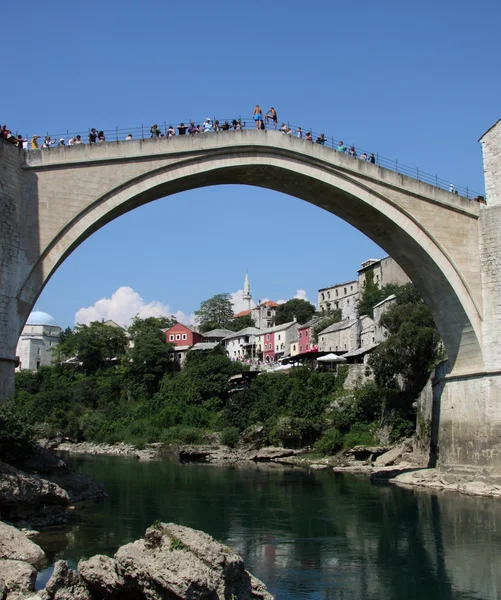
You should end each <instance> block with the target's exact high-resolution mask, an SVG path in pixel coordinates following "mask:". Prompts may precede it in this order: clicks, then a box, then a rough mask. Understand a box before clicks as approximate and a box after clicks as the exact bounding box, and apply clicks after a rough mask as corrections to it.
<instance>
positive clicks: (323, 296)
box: [322, 292, 325, 300]
mask: <svg viewBox="0 0 501 600" xmlns="http://www.w3.org/2000/svg"><path fill="white" fill-rule="evenodd" d="M322 300H325V294H324V293H323V292H322Z"/></svg>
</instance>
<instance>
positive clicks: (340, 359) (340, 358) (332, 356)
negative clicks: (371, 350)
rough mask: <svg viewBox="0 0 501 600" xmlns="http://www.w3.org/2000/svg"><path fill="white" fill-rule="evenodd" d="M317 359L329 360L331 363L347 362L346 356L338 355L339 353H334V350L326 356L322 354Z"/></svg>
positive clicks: (321, 360)
mask: <svg viewBox="0 0 501 600" xmlns="http://www.w3.org/2000/svg"><path fill="white" fill-rule="evenodd" d="M317 361H319V362H329V363H340V362H346V358H344V357H343V356H338V355H337V354H334V352H331V353H330V354H327V355H326V356H320V357H319V358H317Z"/></svg>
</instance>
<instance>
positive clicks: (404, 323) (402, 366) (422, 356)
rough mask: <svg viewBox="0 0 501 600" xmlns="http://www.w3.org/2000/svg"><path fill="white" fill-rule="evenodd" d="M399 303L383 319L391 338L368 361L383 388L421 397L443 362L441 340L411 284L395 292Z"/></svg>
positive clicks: (382, 322)
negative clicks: (437, 366)
mask: <svg viewBox="0 0 501 600" xmlns="http://www.w3.org/2000/svg"><path fill="white" fill-rule="evenodd" d="M396 296H397V302H396V304H395V305H394V306H392V307H391V308H390V309H389V310H388V311H387V312H386V313H385V314H383V316H382V317H381V325H383V327H385V328H386V329H387V330H388V333H389V336H388V338H387V339H386V340H385V342H383V343H382V344H380V345H379V346H378V348H377V349H376V350H375V351H374V353H373V354H372V355H371V357H370V359H369V364H370V366H371V368H372V369H373V371H374V376H375V381H376V383H377V384H378V386H380V387H381V388H387V389H394V390H395V389H399V388H400V386H399V384H398V381H397V378H398V377H399V376H400V377H401V378H402V380H403V383H404V389H405V390H406V391H409V392H412V393H414V394H415V393H418V392H419V391H420V390H421V389H422V388H423V386H424V384H425V383H426V380H427V379H428V376H429V374H430V372H431V369H432V368H433V367H434V366H435V364H436V363H437V361H438V360H439V358H441V348H442V344H441V339H440V335H439V333H438V330H437V328H436V326H435V323H434V321H433V317H432V315H431V311H430V309H429V308H428V307H427V306H426V304H425V303H424V302H423V300H422V298H421V297H420V296H419V294H418V292H417V290H416V288H415V287H414V286H413V285H412V284H407V285H404V286H401V287H399V288H398V289H397V290H396Z"/></svg>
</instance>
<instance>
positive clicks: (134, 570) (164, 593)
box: [47, 523, 273, 600]
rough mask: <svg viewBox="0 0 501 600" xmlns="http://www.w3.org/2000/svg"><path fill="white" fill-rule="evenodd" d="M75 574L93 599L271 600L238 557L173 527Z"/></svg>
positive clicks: (185, 529) (154, 532) (201, 536)
mask: <svg viewBox="0 0 501 600" xmlns="http://www.w3.org/2000/svg"><path fill="white" fill-rule="evenodd" d="M79 569H80V571H81V576H82V578H83V579H84V580H85V582H86V583H87V585H88V588H89V590H90V591H91V592H92V596H93V598H94V599H96V600H97V599H99V598H106V597H113V598H137V599H139V598H147V599H148V600H161V599H163V598H176V599H179V600H188V599H190V600H191V599H200V600H201V599H203V598H211V599H212V600H225V599H229V598H233V597H234V598H238V600H273V597H272V596H271V595H270V594H269V592H268V591H267V589H266V586H265V585H264V584H263V583H262V582H261V581H259V580H258V579H256V578H255V577H253V576H252V575H251V574H250V573H248V572H247V571H246V570H245V567H244V563H243V560H242V558H241V557H240V556H239V555H238V554H236V553H235V552H233V551H232V550H231V549H230V548H228V547H227V546H224V545H223V544H220V543H219V542H216V541H215V540H214V539H213V538H211V537H210V536H209V535H207V534H206V533H203V532H202V531H196V530H194V529H190V528H188V527H182V526H180V525H175V524H173V523H161V524H158V525H156V526H154V527H150V528H149V529H148V530H147V531H146V534H145V537H144V539H142V540H138V541H136V542H134V543H132V544H127V545H125V546H122V547H121V548H119V549H118V551H117V552H116V554H115V557H114V559H110V558H107V557H102V556H96V557H94V558H91V559H90V560H88V561H81V562H80V564H79ZM51 579H52V578H51ZM107 594H112V595H111V596H109V595H107ZM47 598H52V597H50V596H49V597H47ZM58 600H59V598H58ZM61 600H62V597H61Z"/></svg>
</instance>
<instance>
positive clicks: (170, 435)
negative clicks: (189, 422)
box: [161, 425, 204, 444]
mask: <svg viewBox="0 0 501 600" xmlns="http://www.w3.org/2000/svg"><path fill="white" fill-rule="evenodd" d="M161 440H162V442H164V443H166V444H202V443H203V441H204V432H203V430H202V429H197V428H196V427H184V426H182V425H178V426H176V427H169V428H168V429H164V430H163V431H162V434H161Z"/></svg>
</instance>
